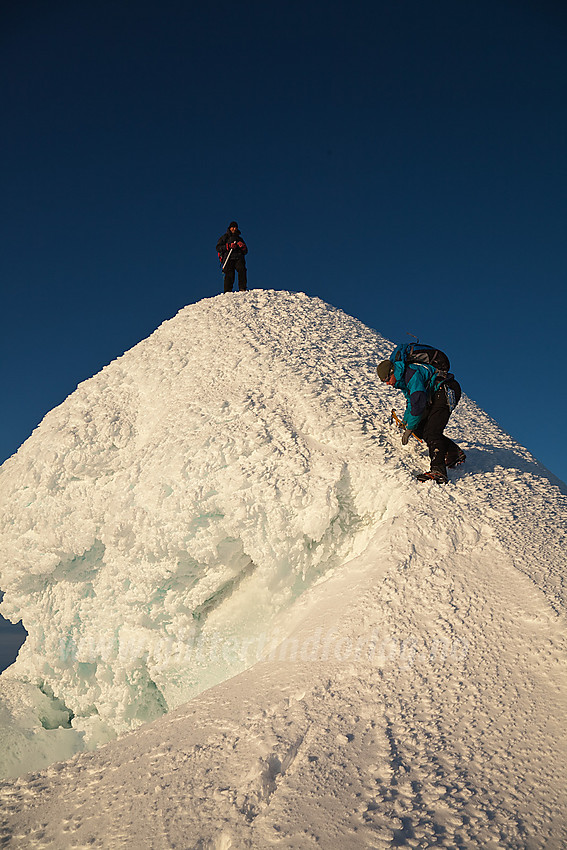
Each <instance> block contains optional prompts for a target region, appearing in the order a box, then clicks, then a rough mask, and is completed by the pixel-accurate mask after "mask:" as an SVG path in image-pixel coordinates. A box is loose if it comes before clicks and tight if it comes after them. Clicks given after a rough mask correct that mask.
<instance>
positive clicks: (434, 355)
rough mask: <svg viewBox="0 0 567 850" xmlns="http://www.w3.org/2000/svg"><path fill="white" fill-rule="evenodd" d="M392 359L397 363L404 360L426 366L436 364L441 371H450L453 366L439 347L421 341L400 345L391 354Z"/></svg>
mask: <svg viewBox="0 0 567 850" xmlns="http://www.w3.org/2000/svg"><path fill="white" fill-rule="evenodd" d="M390 360H391V361H392V363H395V362H396V361H398V360H403V361H404V362H405V363H421V364H423V365H424V366H434V367H435V368H436V369H437V370H438V371H439V372H448V371H449V369H450V368H451V364H450V363H449V358H448V357H447V355H446V354H445V353H444V352H443V351H440V350H439V349H438V348H433V346H431V345H424V344H423V343H421V342H410V343H404V344H402V345H398V347H397V348H396V349H395V350H394V352H393V353H392V354H391V355H390Z"/></svg>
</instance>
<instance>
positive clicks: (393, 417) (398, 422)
mask: <svg viewBox="0 0 567 850" xmlns="http://www.w3.org/2000/svg"><path fill="white" fill-rule="evenodd" d="M390 422H395V423H396V425H397V426H398V428H401V429H402V430H404V431H405V428H406V426H405V425H404V423H403V422H402V420H401V419H400V417H399V416H398V414H397V413H396V411H395V408H392V413H391V414H390ZM411 435H412V437H415V439H416V440H417V442H418V443H423V440H422V439H421V437H418V436H417V434H414V433H413V431H412V432H411Z"/></svg>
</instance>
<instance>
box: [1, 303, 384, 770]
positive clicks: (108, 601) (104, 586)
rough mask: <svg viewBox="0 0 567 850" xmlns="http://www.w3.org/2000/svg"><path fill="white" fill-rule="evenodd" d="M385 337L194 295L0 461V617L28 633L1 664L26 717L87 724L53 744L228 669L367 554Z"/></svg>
mask: <svg viewBox="0 0 567 850" xmlns="http://www.w3.org/2000/svg"><path fill="white" fill-rule="evenodd" d="M390 348H391V346H389V345H388V344H387V343H386V342H385V341H384V340H383V339H381V338H380V337H379V336H377V335H376V334H375V333H374V332H372V331H370V330H368V329H367V328H365V327H364V326H363V325H362V324H361V323H360V322H357V321H356V320H354V319H352V318H350V317H348V316H346V315H344V314H343V313H341V312H340V311H337V310H334V309H332V308H330V307H329V306H328V305H325V304H323V303H322V302H320V301H316V300H311V299H309V298H307V297H306V296H302V295H288V294H285V293H279V294H275V293H263V292H260V293H250V294H249V295H248V296H246V298H245V299H242V298H234V299H226V298H224V297H219V298H213V299H210V300H207V301H203V302H201V303H199V304H197V305H194V306H190V307H187V308H186V309H185V310H182V311H181V312H180V313H179V315H178V316H177V317H175V318H174V319H173V320H171V321H168V322H165V323H164V324H163V325H162V326H161V327H160V328H159V329H158V330H157V331H156V332H155V333H154V334H153V335H152V336H151V337H150V338H149V339H147V340H145V341H144V342H142V343H140V344H139V345H137V346H136V347H135V348H134V349H132V350H131V351H129V352H128V353H127V354H125V355H124V356H123V357H121V358H119V359H118V360H116V361H115V362H113V363H111V364H110V365H109V366H108V367H106V368H105V369H103V370H102V372H101V373H100V374H98V375H96V376H95V377H94V378H92V379H90V380H88V381H86V382H85V383H84V384H82V385H81V386H79V387H78V389H77V390H76V391H75V393H73V395H72V396H71V397H70V398H69V399H67V401H66V402H65V403H64V404H62V405H61V406H60V407H58V408H57V409H55V410H53V411H52V412H51V413H50V414H49V415H48V416H47V417H46V418H45V420H44V421H43V422H42V424H41V426H40V427H39V428H38V429H37V431H36V432H35V433H34V434H33V435H32V437H31V438H30V440H29V441H28V442H27V443H26V444H25V445H24V446H23V447H22V448H21V449H20V451H19V452H18V454H17V455H16V456H15V457H14V458H12V459H11V460H10V461H9V462H8V463H6V464H5V466H4V467H3V470H2V499H3V517H4V520H3V522H4V525H3V537H4V557H3V565H2V578H1V580H2V588H3V589H4V590H5V591H6V598H5V600H4V604H3V612H4V614H5V616H9V617H10V618H12V619H14V620H17V619H18V618H20V617H22V618H23V621H24V625H25V626H26V628H27V629H28V631H29V637H28V639H27V641H26V643H25V645H24V647H23V649H22V650H21V652H20V656H19V658H18V661H17V664H16V666H15V667H14V668H13V669H12V670H11V671H10V674H9V675H10V677H11V678H12V677H17V678H18V679H24V680H25V681H26V682H28V683H30V684H31V685H33V686H34V687H35V688H39V690H40V691H41V693H39V694H38V695H37V699H38V700H41V704H42V705H43V706H44V708H43V709H42V712H43V714H45V713H46V712H47V714H49V708H48V707H46V703H47V702H48V699H47V698H51V697H55V698H56V700H57V701H58V702H57V711H59V710H60V702H59V701H62V702H63V703H64V705H65V706H66V707H67V709H68V710H69V714H68V718H70V719H71V723H72V729H73V730H77V732H79V731H80V732H84V733H85V734H84V737H81V738H79V737H78V736H75V738H74V739H72V736H71V735H70V734H69V735H68V736H67V737H68V738H69V746H70V747H72V748H74V747H79V746H83V745H86V746H87V747H91V746H94V745H96V744H97V743H99V742H101V741H104V740H107V739H108V738H110V737H112V736H113V735H114V734H115V733H117V732H122V731H124V730H126V729H129V728H132V727H134V726H135V725H137V724H138V723H139V722H140V721H145V720H150V719H153V718H155V717H157V716H159V715H161V714H162V713H163V712H164V711H167V710H168V709H171V708H172V707H174V706H176V705H179V704H180V703H181V702H183V701H185V700H187V699H189V698H190V697H191V696H193V695H194V694H196V693H198V692H199V691H201V690H202V689H203V688H205V687H208V686H210V685H211V684H214V683H215V682H218V681H220V680H222V679H224V678H226V677H227V676H228V675H230V674H232V673H235V672H237V671H238V670H241V669H243V667H245V666H246V665H247V664H249V663H250V660H251V659H252V658H254V657H256V656H259V655H260V654H261V653H262V649H263V646H264V644H267V643H268V642H269V641H270V639H272V638H273V636H274V635H276V634H279V632H278V622H279V620H278V617H279V616H280V615H282V614H283V613H284V612H285V611H286V610H287V609H288V608H289V607H290V606H291V605H293V602H294V600H295V599H296V598H297V597H299V596H300V595H301V594H302V593H303V592H304V591H305V589H306V588H308V587H309V586H310V585H312V584H313V583H314V582H315V581H317V580H318V579H319V578H320V577H321V576H325V575H327V574H328V573H329V572H330V571H331V570H332V569H333V568H334V567H336V566H337V565H340V564H341V563H342V562H343V561H344V560H346V559H348V558H349V557H352V556H353V555H354V554H356V553H357V552H359V551H361V550H362V549H363V548H364V546H365V543H366V541H367V540H368V537H369V534H370V533H371V531H372V528H373V525H374V523H375V520H376V516H377V515H378V516H379V515H380V514H381V513H382V512H383V511H384V510H386V505H387V502H388V500H389V498H390V493H388V494H387V497H386V494H385V495H384V496H383V497H381V496H380V490H381V482H382V481H383V471H382V470H381V469H380V464H379V463H377V462H376V460H377V458H378V456H377V455H376V449H377V447H376V446H375V445H374V443H375V442H376V441H375V439H374V438H373V436H372V435H373V434H374V433H375V428H376V425H375V424H374V423H375V422H376V409H375V405H376V404H380V400H379V397H378V394H377V393H376V388H375V385H374V379H373V377H372V369H373V364H374V362H375V360H376V357H379V356H382V355H383V354H384V355H385V353H386V351H387V350H389V349H390ZM382 407H383V408H384V405H383V402H382ZM384 409H385V408H384ZM381 418H382V417H379V419H378V421H380V419H381ZM380 424H381V423H380ZM378 451H379V457H381V458H383V457H384V454H385V453H384V449H382V450H380V449H378ZM371 453H372V459H370V454H371ZM11 687H16V686H15V685H11ZM24 702H25V703H29V698H27V697H26V698H24ZM58 718H59V715H57V716H56V717H54V718H53V720H51V719H48V720H47V721H46V723H47V725H51V724H52V723H53V724H55V725H59V724H58V723H57V720H58ZM68 723H69V719H68ZM40 728H41V727H40ZM39 734H41V733H39ZM37 737H38V736H37V734H36V735H34V738H37ZM43 737H44V738H47V737H49V738H52V737H53V736H51V735H49V736H43ZM30 740H33V739H31V738H30ZM10 752H11V746H8V747H7V749H6V750H5V756H4V758H6V759H8V760H11V761H12V766H11V769H14V768H15V767H16V765H17V764H18V763H20V762H21V758H22V753H21V751H20V749H19V745H18V750H17V751H15V752H14V753H13V758H12V759H10Z"/></svg>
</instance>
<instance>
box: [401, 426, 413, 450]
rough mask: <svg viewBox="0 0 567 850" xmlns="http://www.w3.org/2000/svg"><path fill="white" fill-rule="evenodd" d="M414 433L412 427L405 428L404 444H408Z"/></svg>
mask: <svg viewBox="0 0 567 850" xmlns="http://www.w3.org/2000/svg"><path fill="white" fill-rule="evenodd" d="M412 433H413V431H412V430H411V428H406V429H405V430H404V433H403V434H402V446H407V444H408V440H409V438H410V437H411V435H412Z"/></svg>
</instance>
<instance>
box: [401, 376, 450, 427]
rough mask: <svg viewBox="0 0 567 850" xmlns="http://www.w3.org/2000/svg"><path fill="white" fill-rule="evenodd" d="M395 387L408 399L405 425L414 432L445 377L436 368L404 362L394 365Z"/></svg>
mask: <svg viewBox="0 0 567 850" xmlns="http://www.w3.org/2000/svg"><path fill="white" fill-rule="evenodd" d="M394 377H395V378H396V383H395V387H396V389H398V390H401V391H402V392H403V394H404V395H405V397H406V402H407V403H406V410H405V413H404V418H403V421H404V425H405V427H406V428H409V429H410V431H413V430H414V429H415V428H416V427H417V425H418V423H419V422H421V420H422V419H423V417H424V416H425V414H426V413H427V408H428V407H429V405H430V404H431V402H432V400H433V396H434V394H435V391H436V390H437V389H438V388H439V387H440V386H441V384H442V383H443V381H444V377H443V376H442V375H440V374H439V372H438V371H437V369H436V368H435V367H434V366H425V365H422V364H421V363H410V364H408V365H407V366H406V364H405V362H404V361H403V360H398V361H396V362H395V363H394Z"/></svg>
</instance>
